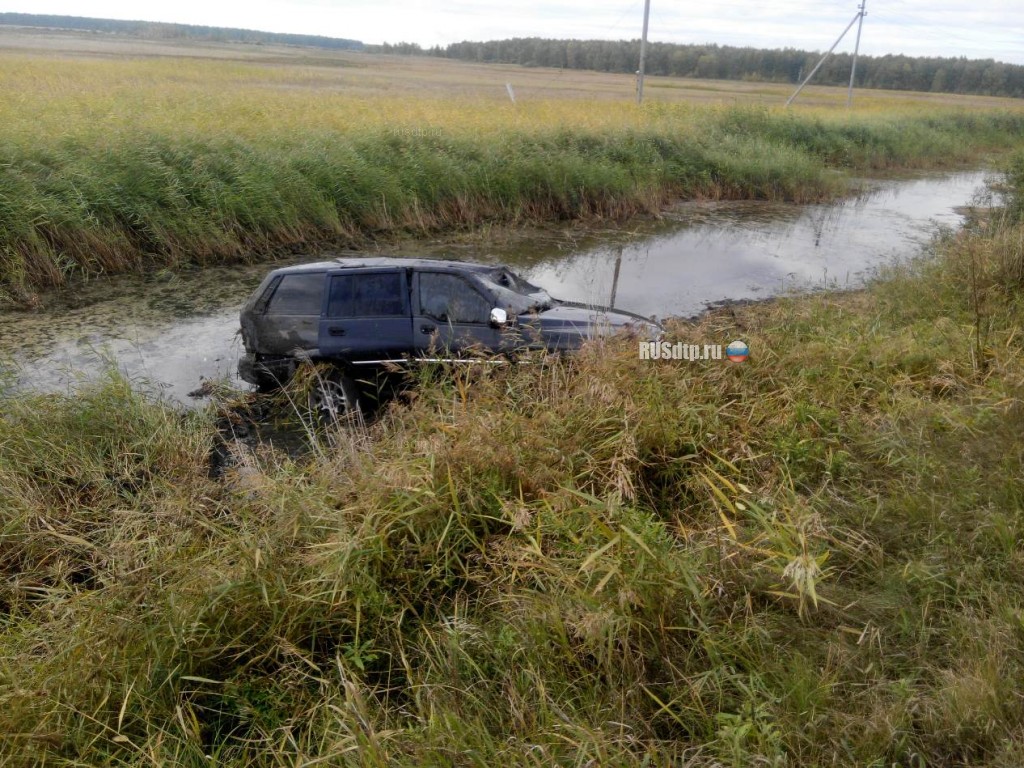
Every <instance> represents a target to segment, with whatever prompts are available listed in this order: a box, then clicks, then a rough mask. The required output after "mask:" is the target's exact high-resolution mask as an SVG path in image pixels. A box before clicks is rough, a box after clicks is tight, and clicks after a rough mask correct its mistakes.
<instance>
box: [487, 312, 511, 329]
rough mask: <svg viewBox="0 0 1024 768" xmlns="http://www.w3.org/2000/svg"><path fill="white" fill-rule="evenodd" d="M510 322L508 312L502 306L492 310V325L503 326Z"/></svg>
mask: <svg viewBox="0 0 1024 768" xmlns="http://www.w3.org/2000/svg"><path fill="white" fill-rule="evenodd" d="M507 322H508V312H506V311H505V310H504V309H502V308H501V307H495V308H494V309H492V310H491V325H493V326H496V327H498V328H501V327H502V326H503V325H505V324H506V323H507Z"/></svg>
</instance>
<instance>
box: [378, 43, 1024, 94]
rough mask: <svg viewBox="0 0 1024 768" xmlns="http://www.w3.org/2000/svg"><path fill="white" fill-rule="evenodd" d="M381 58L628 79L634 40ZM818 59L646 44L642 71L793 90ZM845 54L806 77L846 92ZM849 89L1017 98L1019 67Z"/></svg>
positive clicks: (873, 76)
mask: <svg viewBox="0 0 1024 768" xmlns="http://www.w3.org/2000/svg"><path fill="white" fill-rule="evenodd" d="M367 50H371V51H379V52H383V53H399V54H412V55H432V56H442V57H446V58H451V59H461V60H463V61H476V62H500V63H503V64H521V65H523V66H526V67H556V68H561V69H590V70H596V71H598V72H623V73H629V72H635V71H636V69H637V64H638V62H639V60H640V41H639V40H545V39H542V38H539V37H519V38H512V39H509V40H489V41H487V42H470V41H465V42H461V43H452V44H451V45H448V46H445V47H441V46H435V47H433V48H429V49H424V48H421V47H420V46H419V45H416V44H415V43H398V44H393V45H392V44H385V45H382V46H367ZM820 58H821V53H820V52H817V51H802V50H798V49H796V48H782V49H765V48H741V47H736V46H730V45H684V44H679V43H649V44H648V46H647V62H646V67H645V70H646V72H647V73H648V74H651V75H672V76H675V77H695V78H708V79H715V80H748V81H760V82H771V83H797V82H800V80H801V79H802V78H803V77H804V76H806V75H807V74H808V73H809V72H810V71H811V70H812V69H813V68H814V65H815V64H816V63H817V62H818V60H819V59H820ZM851 60H852V55H851V54H849V53H841V54H833V55H832V56H830V57H829V59H828V61H826V62H825V64H824V65H823V66H822V68H821V69H820V70H818V73H817V74H816V75H815V77H814V82H815V83H818V84H821V85H846V84H847V83H848V82H849V80H850V64H851ZM856 85H857V86H858V87H861V88H883V89H888V90H901V91H931V92H937V93H972V94H983V95H989V96H1013V97H1018V98H1019V97H1022V96H1024V66H1021V65H1018V64H1006V63H1003V62H999V61H995V60H993V59H967V58H965V57H962V56H961V57H958V58H953V57H938V56H932V57H921V56H903V55H892V54H890V55H886V56H864V55H861V56H859V57H858V58H857V78H856Z"/></svg>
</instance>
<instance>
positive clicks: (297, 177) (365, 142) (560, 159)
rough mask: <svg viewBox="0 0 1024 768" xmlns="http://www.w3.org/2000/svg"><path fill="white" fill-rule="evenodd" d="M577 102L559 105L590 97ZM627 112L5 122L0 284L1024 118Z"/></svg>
mask: <svg viewBox="0 0 1024 768" xmlns="http://www.w3.org/2000/svg"><path fill="white" fill-rule="evenodd" d="M580 104H581V102H576V103H574V104H573V105H572V106H571V108H570V107H566V108H565V110H564V111H565V115H563V116H562V117H563V118H564V119H568V118H569V117H571V115H572V114H576V113H580V114H581V115H582V114H584V112H583V110H581V109H580ZM462 109H464V110H465V109H467V108H466V107H462ZM617 111H618V112H621V109H618V110H617ZM545 114H546V113H545ZM524 115H525V113H524ZM620 117H621V119H619V120H618V122H617V123H616V122H615V120H612V121H611V123H606V124H603V125H599V126H595V127H587V126H585V125H581V126H574V127H567V126H565V125H563V124H562V123H561V122H559V120H558V119H555V118H553V117H552V116H551V115H547V116H546V117H544V119H540V117H538V120H539V122H537V123H536V124H534V125H532V126H531V125H530V124H529V121H528V119H527V118H526V117H524V116H522V115H520V116H515V117H510V123H511V125H509V126H508V127H505V128H502V127H500V126H490V125H489V124H488V127H486V128H482V129H481V130H480V131H479V132H474V130H473V128H472V125H471V124H467V125H463V126H462V127H459V128H455V129H445V128H431V127H429V121H428V122H427V123H425V125H427V128H429V129H427V128H425V129H423V130H420V131H414V130H411V129H408V128H403V129H402V130H397V129H392V128H388V127H386V126H385V124H382V123H377V124H373V123H372V121H371V122H369V123H367V122H366V121H365V120H364V122H363V123H361V124H360V125H361V127H359V128H357V129H355V130H345V131H340V130H329V129H315V128H309V129H305V130H303V129H301V128H298V129H296V130H294V131H292V132H290V133H286V132H276V133H275V132H273V131H270V130H269V129H267V131H268V132H264V133H263V134H261V135H259V136H246V135H232V134H231V133H229V132H224V131H215V130H212V129H211V131H209V132H207V133H203V132H202V131H198V130H186V131H175V130H172V129H171V128H170V127H167V128H157V127H152V126H150V127H138V128H133V127H131V126H122V127H121V128H119V129H117V130H113V131H111V133H110V134H109V135H100V134H97V133H96V131H95V130H92V129H90V130H87V129H86V127H85V126H84V125H82V126H78V127H77V128H75V129H74V130H71V131H69V132H67V133H66V134H64V135H63V136H46V137H44V138H42V139H40V140H32V141H29V140H28V139H26V138H25V137H23V136H20V134H17V135H16V132H15V129H14V128H12V129H11V130H12V134H11V136H10V137H9V138H8V139H7V140H4V137H3V135H2V132H0V154H2V155H3V157H4V163H3V167H2V168H0V300H3V299H5V298H6V300H7V301H9V302H10V301H13V302H15V303H20V304H32V303H33V302H34V301H36V297H35V292H36V291H38V290H39V289H40V288H43V287H45V286H52V285H60V284H63V283H65V282H66V281H67V280H68V279H71V278H74V277H76V276H92V275H98V274H105V273H111V272H116V271H123V270H127V269H139V268H160V267H166V266H173V265H177V264H182V263H185V262H188V263H198V264H208V263H213V262H217V261H222V260H237V259H247V258H255V257H258V256H260V255H266V254H267V253H269V252H272V251H274V250H277V249H282V248H313V247H317V246H320V245H324V244H331V243H333V244H348V245H353V244H358V243H361V242H366V240H367V239H368V238H375V237H381V236H384V237H387V236H392V235H394V234H396V233H413V234H423V233H427V232H431V231H437V230H445V229H453V228H460V227H467V226H473V225H479V224H481V223H485V222H494V221H499V222H511V223H517V222H522V221H529V220H537V219H552V218H574V217H587V216H625V215H629V214H634V213H638V212H642V211H648V212H653V211H657V210H658V209H659V207H660V206H661V205H662V204H664V203H665V202H666V201H668V200H670V199H673V198H679V197H684V198H738V199H772V200H792V201H798V202H806V201H813V200H821V199H827V198H830V197H835V196H836V195H839V194H841V193H842V192H843V191H844V183H843V179H842V175H841V173H837V171H846V170H851V169H852V170H856V171H858V172H863V171H866V170H871V169H879V168H900V167H902V168H906V167H922V166H930V165H940V166H941V165H948V164H950V163H955V162H963V161H965V160H968V159H977V158H978V157H979V155H980V154H981V153H984V152H987V151H994V150H1000V149H1005V148H1007V147H1010V146H1014V145H1015V144H1017V143H1018V141H1019V136H1020V135H1021V133H1022V132H1024V115H1022V114H1021V113H1012V112H995V111H993V112H980V113H977V114H970V113H964V112H943V113H938V114H935V115H931V116H927V115H920V114H912V115H900V114H899V113H891V114H888V115H885V114H884V113H883V114H881V115H877V114H874V115H871V116H868V117H864V118H856V117H851V118H839V119H837V118H830V119H823V118H820V117H815V116H814V115H813V114H806V113H801V114H789V113H780V112H772V111H768V110H765V109H757V108H745V107H743V108H741V107H735V108H694V107H690V106H685V105H683V106H680V105H671V104H657V103H654V104H651V105H649V107H648V108H645V110H644V111H643V112H640V113H637V114H636V115H633V116H632V118H629V119H628V120H627V116H620ZM403 119H405V120H408V119H411V118H410V117H409V115H406V116H405V117H404V118H403ZM609 119H610V118H609ZM617 119H618V118H617ZM524 121H525V122H524Z"/></svg>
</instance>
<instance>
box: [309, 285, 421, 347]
mask: <svg viewBox="0 0 1024 768" xmlns="http://www.w3.org/2000/svg"><path fill="white" fill-rule="evenodd" d="M317 340H318V347H319V350H320V356H321V357H324V358H329V359H333V360H341V361H351V362H371V361H375V360H391V359H400V358H401V357H402V356H403V355H406V354H408V353H409V351H410V350H411V348H412V316H411V314H410V304H409V275H408V271H407V270H405V269H345V270H331V271H329V272H328V273H327V286H326V290H325V291H324V299H323V308H322V312H321V315H320V329H319V334H318V339H317Z"/></svg>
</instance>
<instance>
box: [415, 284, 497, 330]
mask: <svg viewBox="0 0 1024 768" xmlns="http://www.w3.org/2000/svg"><path fill="white" fill-rule="evenodd" d="M419 307H420V314H423V315H426V316H427V317H432V318H434V319H435V320H439V321H440V322H443V323H444V322H447V323H487V322H489V321H490V317H491V303H490V302H489V301H488V300H486V299H485V298H484V297H483V296H482V295H480V292H479V291H477V290H476V289H475V288H474V287H473V286H472V285H470V283H469V281H468V280H466V279H465V278H464V277H460V276H459V275H449V274H445V273H443V272H421V273H420V291H419Z"/></svg>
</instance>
